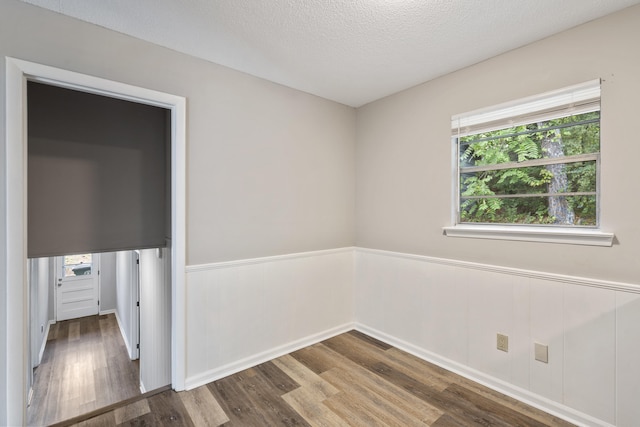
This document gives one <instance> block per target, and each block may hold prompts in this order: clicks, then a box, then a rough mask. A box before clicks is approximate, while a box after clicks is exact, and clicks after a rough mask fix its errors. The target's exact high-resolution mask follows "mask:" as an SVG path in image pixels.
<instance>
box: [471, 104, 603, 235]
mask: <svg viewBox="0 0 640 427" xmlns="http://www.w3.org/2000/svg"><path fill="white" fill-rule="evenodd" d="M599 117H600V113H599V112H594V113H587V114H581V115H576V116H570V117H564V118H559V119H554V120H549V121H545V122H542V123H532V124H528V125H525V126H517V127H512V128H508V129H500V130H496V131H491V132H486V133H481V134H476V135H470V136H465V137H462V138H461V139H460V141H459V142H460V166H461V167H469V166H488V165H499V164H503V163H509V162H514V163H516V164H514V167H513V168H508V169H499V170H489V171H483V172H475V173H463V174H462V175H461V177H460V196H461V203H460V220H461V221H462V222H484V223H505V224H553V223H554V221H555V218H554V217H553V216H551V215H550V214H549V200H548V199H549V198H548V197H544V196H539V195H536V194H540V193H546V192H547V191H549V189H548V187H549V185H550V183H551V181H552V180H553V178H554V174H553V172H552V171H551V170H550V169H551V168H550V167H545V166H528V167H518V165H517V163H521V162H524V161H527V160H535V159H540V158H543V157H544V156H545V153H543V150H542V142H543V140H544V139H545V138H549V137H555V138H557V140H559V141H560V143H561V148H562V152H563V154H564V155H565V156H573V155H579V154H588V153H598V152H599V151H600V123H599ZM590 120H591V121H593V122H592V123H584V122H585V121H590ZM565 173H566V178H567V188H566V189H563V190H561V191H564V192H594V191H596V180H597V170H596V164H595V162H593V161H585V162H578V163H567V164H566V166H565V168H564V169H563V175H564V174H565ZM516 194H517V195H527V197H500V198H498V197H486V196H508V195H516ZM474 196H485V197H475V198H474ZM468 197H472V198H468ZM566 200H567V204H568V206H569V208H570V209H572V211H573V213H574V215H575V222H574V223H575V224H576V225H595V224H596V214H597V206H596V197H595V196H592V195H588V196H567V197H566Z"/></svg>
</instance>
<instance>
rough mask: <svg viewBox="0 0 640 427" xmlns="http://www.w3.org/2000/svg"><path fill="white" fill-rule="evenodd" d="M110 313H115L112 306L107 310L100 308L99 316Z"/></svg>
mask: <svg viewBox="0 0 640 427" xmlns="http://www.w3.org/2000/svg"><path fill="white" fill-rule="evenodd" d="M111 313H113V314H116V309H115V308H112V309H109V310H100V313H99V314H100V316H104V315H107V314H111Z"/></svg>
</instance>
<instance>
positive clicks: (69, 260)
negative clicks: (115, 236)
mask: <svg viewBox="0 0 640 427" xmlns="http://www.w3.org/2000/svg"><path fill="white" fill-rule="evenodd" d="M92 264H93V263H92V255H91V254H78V255H65V256H64V257H63V267H62V269H63V272H64V277H72V276H86V275H90V274H91V267H92Z"/></svg>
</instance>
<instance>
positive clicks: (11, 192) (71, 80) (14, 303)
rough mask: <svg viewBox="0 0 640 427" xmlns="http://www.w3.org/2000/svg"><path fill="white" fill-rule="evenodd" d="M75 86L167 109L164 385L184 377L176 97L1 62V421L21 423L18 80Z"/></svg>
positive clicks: (21, 102)
mask: <svg viewBox="0 0 640 427" xmlns="http://www.w3.org/2000/svg"><path fill="white" fill-rule="evenodd" d="M27 80H29V81H38V82H43V83H47V84H52V85H57V86H62V87H66V88H72V89H77V90H81V91H85V92H90V93H94V94H100V95H106V96H109V97H113V98H119V99H126V100H130V101H134V102H140V103H146V104H149V105H155V106H161V107H164V108H167V109H169V110H170V111H171V158H172V165H171V169H172V170H171V187H172V192H171V193H172V200H171V211H172V224H171V240H172V244H171V249H170V254H167V255H168V256H170V265H171V272H170V276H171V277H170V293H171V303H170V305H171V314H172V315H171V320H170V329H171V332H172V333H171V382H172V387H173V388H174V389H175V390H182V389H184V377H185V336H184V333H183V332H182V331H184V327H185V307H184V301H185V295H184V293H185V290H184V270H185V180H186V179H185V175H186V171H185V121H186V112H185V108H186V105H185V104H186V101H185V99H184V98H182V97H178V96H175V95H169V94H166V93H162V92H157V91H153V90H148V89H143V88H139V87H135V86H130V85H127V84H123V83H117V82H113V81H109V80H105V79H101V78H96V77H92V76H88V75H84V74H79V73H75V72H71V71H67V70H62V69H58V68H53V67H48V66H45V65H41V64H36V63H32V62H27V61H22V60H17V59H13V58H6V106H7V108H6V125H7V139H6V141H7V151H6V156H7V167H6V179H7V193H6V206H7V230H8V232H7V242H6V245H7V246H6V254H7V271H6V275H7V277H6V279H7V283H9V284H12V286H8V287H7V302H8V304H7V306H8V310H7V311H8V312H7V318H8V319H9V323H10V324H8V325H7V326H8V327H7V368H8V369H7V372H8V375H7V392H8V393H7V395H8V398H7V408H8V411H7V421H8V423H9V424H24V423H25V421H26V401H27V393H28V390H27V387H26V384H27V378H28V370H29V363H27V362H28V360H27V357H28V328H29V310H28V306H29V304H28V302H29V296H28V286H27V274H26V265H27V258H26V253H27V239H26V237H27V233H26V209H25V208H26V197H27V192H26V191H27V189H26V180H25V175H26V160H27V159H26V147H27V142H26V141H27V139H26V131H25V129H26V127H25V123H26V108H25V107H26V84H25V83H26V81H27Z"/></svg>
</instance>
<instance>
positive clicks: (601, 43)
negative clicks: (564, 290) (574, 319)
mask: <svg viewBox="0 0 640 427" xmlns="http://www.w3.org/2000/svg"><path fill="white" fill-rule="evenodd" d="M638 22H640V7H638V6H636V7H633V8H630V9H627V10H624V11H622V12H620V13H617V14H614V15H610V16H609V17H605V18H604V19H600V20H597V21H593V22H591V23H588V24H585V25H583V26H580V27H577V28H575V29H572V30H569V31H566V32H563V33H560V34H558V35H555V36H552V37H549V38H547V39H545V40H542V41H540V42H538V43H534V44H532V45H529V46H526V47H523V48H520V49H517V50H514V51H511V52H508V53H506V54H504V55H500V56H498V57H495V58H492V59H490V60H487V61H485V62H482V63H480V64H477V65H474V66H472V67H469V68H466V69H463V70H461V71H458V72H455V73H452V74H449V75H446V76H444V77H441V78H439V79H436V80H433V81H430V82H427V83H424V84H422V85H420V86H417V87H414V88H412V89H409V90H406V91H404V92H401V93H398V94H395V95H392V96H390V97H387V98H385V99H382V100H379V101H377V102H373V103H371V104H369V105H367V106H364V107H362V108H360V109H358V117H357V129H358V135H357V146H356V152H357V178H356V180H357V189H356V194H357V202H356V206H357V207H356V212H357V213H356V224H357V226H356V228H357V233H356V235H357V237H356V244H357V246H361V247H366V248H374V249H385V250H391V251H398V252H408V253H414V254H419V255H428V256H434V257H442V258H452V259H458V260H466V261H475V262H482V263H487V264H495V265H502V266H508V267H516V268H524V269H531V270H539V271H546V272H553V273H560V274H570V275H575V276H585V277H593V278H600V279H607V280H615V281H624V282H630V283H638V282H639V280H640V277H639V274H638V267H637V265H638V254H639V253H640V226H639V225H638V215H637V213H638V212H639V211H640V199H639V198H638V197H637V188H636V185H635V181H636V180H635V179H633V175H634V171H635V170H637V167H636V165H637V162H638V159H639V158H640V144H639V143H638V141H637V139H638V137H637V135H638V132H637V129H636V128H637V123H638V108H637V100H638V99H640V54H639V52H640V51H639V50H638V40H640V26H638ZM595 78H602V79H603V81H602V173H601V182H602V199H601V200H602V209H601V223H602V228H603V229H604V230H605V231H612V232H614V233H615V235H616V238H617V239H616V241H615V243H614V246H613V247H611V248H603V247H587V246H575V245H564V244H544V243H529V242H507V241H495V240H481V239H462V238H452V237H446V236H443V234H442V229H441V227H443V226H446V225H451V205H452V192H453V190H452V185H451V180H452V161H453V160H452V150H451V142H450V118H451V115H453V114H456V113H462V112H465V111H469V110H473V109H476V108H481V107H485V106H489V105H492V104H496V103H500V102H503V101H509V100H512V99H517V98H520V97H524V96H528V95H533V94H536V93H540V92H544V91H548V90H553V89H557V88H561V87H564V86H568V85H571V84H574V83H580V82H584V81H587V80H591V79H595Z"/></svg>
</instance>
